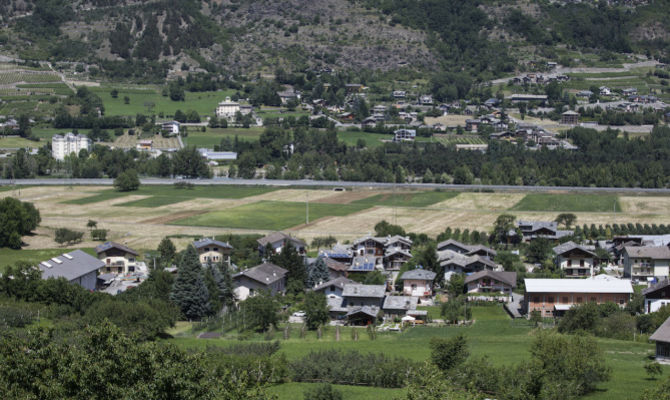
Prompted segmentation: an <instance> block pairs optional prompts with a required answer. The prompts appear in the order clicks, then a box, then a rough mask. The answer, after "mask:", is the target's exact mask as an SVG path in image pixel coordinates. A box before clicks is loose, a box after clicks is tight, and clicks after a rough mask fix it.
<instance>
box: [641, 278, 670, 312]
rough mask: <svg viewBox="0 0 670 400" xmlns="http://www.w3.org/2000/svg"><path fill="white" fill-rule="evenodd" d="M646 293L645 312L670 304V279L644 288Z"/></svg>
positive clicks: (643, 291) (643, 292)
mask: <svg viewBox="0 0 670 400" xmlns="http://www.w3.org/2000/svg"><path fill="white" fill-rule="evenodd" d="M642 294H643V295H644V313H645V314H649V313H653V312H656V311H658V309H659V308H661V307H663V306H667V305H670V279H663V280H662V281H660V282H658V283H656V284H653V285H651V286H649V287H648V288H645V289H643V290H642Z"/></svg>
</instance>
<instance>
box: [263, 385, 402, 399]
mask: <svg viewBox="0 0 670 400" xmlns="http://www.w3.org/2000/svg"><path fill="white" fill-rule="evenodd" d="M316 385H318V384H314V383H302V382H289V383H284V384H281V385H272V386H270V387H269V388H268V389H267V391H268V393H270V394H275V395H277V396H278V397H279V399H280V400H302V399H303V398H304V393H305V391H306V390H308V389H309V388H311V387H314V386H316ZM333 387H334V388H336V389H337V390H338V391H340V392H341V393H342V398H343V399H346V400H379V399H389V400H390V399H397V398H400V397H402V396H403V395H405V393H406V392H407V391H406V390H405V389H386V388H377V387H369V386H348V385H333Z"/></svg>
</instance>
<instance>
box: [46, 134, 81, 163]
mask: <svg viewBox="0 0 670 400" xmlns="http://www.w3.org/2000/svg"><path fill="white" fill-rule="evenodd" d="M82 149H86V150H87V151H90V150H91V139H89V138H88V137H86V136H84V135H75V134H74V133H72V132H68V133H66V134H65V135H54V136H53V138H52V139H51V155H52V156H53V158H55V159H56V160H59V161H63V160H65V157H66V156H68V155H70V154H72V153H74V154H79V151H81V150H82Z"/></svg>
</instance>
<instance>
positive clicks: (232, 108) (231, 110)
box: [216, 97, 240, 119]
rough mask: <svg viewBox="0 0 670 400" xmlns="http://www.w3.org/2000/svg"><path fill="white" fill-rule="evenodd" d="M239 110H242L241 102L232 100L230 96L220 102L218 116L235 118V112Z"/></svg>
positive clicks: (217, 110) (217, 108)
mask: <svg viewBox="0 0 670 400" xmlns="http://www.w3.org/2000/svg"><path fill="white" fill-rule="evenodd" d="M238 112H240V103H238V102H235V101H231V100H230V97H226V100H224V101H222V102H220V103H219V105H218V106H217V107H216V116H217V117H218V118H226V119H231V118H235V114H237V113H238Z"/></svg>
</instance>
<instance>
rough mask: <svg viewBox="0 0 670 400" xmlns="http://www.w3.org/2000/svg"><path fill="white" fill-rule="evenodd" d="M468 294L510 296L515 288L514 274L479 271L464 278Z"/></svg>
mask: <svg viewBox="0 0 670 400" xmlns="http://www.w3.org/2000/svg"><path fill="white" fill-rule="evenodd" d="M465 287H466V291H467V292H468V293H501V294H508V295H510V294H512V289H514V288H515V287H516V272H506V271H489V270H484V271H479V272H475V273H474V274H472V275H469V276H468V277H467V278H465Z"/></svg>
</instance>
